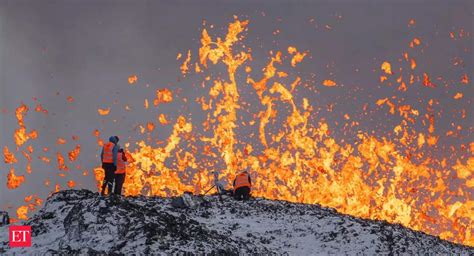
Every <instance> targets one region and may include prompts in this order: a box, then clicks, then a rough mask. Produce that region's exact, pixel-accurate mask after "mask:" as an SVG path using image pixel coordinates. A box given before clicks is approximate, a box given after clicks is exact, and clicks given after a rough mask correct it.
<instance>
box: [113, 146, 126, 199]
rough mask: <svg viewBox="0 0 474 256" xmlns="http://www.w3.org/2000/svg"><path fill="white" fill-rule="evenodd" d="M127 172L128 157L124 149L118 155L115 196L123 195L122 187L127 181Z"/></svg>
mask: <svg viewBox="0 0 474 256" xmlns="http://www.w3.org/2000/svg"><path fill="white" fill-rule="evenodd" d="M126 170H127V156H126V155H125V152H123V149H119V151H118V153H117V170H116V171H115V187H114V194H116V195H121V194H122V187H123V183H124V181H125V173H126Z"/></svg>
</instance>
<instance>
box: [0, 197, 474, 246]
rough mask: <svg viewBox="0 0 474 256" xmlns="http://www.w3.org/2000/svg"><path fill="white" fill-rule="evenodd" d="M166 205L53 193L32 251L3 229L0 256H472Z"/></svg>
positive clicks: (234, 210)
mask: <svg viewBox="0 0 474 256" xmlns="http://www.w3.org/2000/svg"><path fill="white" fill-rule="evenodd" d="M170 202H171V199H170V198H159V197H143V196H140V197H116V196H111V197H100V196H99V195H98V194H97V193H93V192H91V191H88V190H67V191H61V192H58V193H55V194H53V195H52V196H51V197H50V198H48V200H47V201H46V203H45V205H44V207H43V208H42V209H41V210H40V211H38V212H37V213H36V214H35V215H34V216H33V217H31V218H30V219H29V220H28V221H26V222H25V223H24V224H25V225H31V226H32V233H33V237H32V244H33V245H32V247H30V248H12V249H10V248H9V247H8V228H7V227H1V228H0V235H1V236H0V248H1V249H0V254H18V255H25V254H41V255H53V254H68V255H71V254H73V255H74V254H76V255H98V254H99V255H101V254H110V255H129V254H138V255H143V254H148V255H150V254H153V255H156V254H170V253H172V254H175V253H181V254H182V253H193V254H210V255H238V254H254V253H256V254H271V253H277V254H290V255H310V254H323V255H324V254H339V255H340V254H358V253H359V254H360V253H363V254H369V255H373V254H407V255H413V254H439V255H446V254H448V255H452V254H461V255H473V254H474V248H472V247H467V246H462V245H457V244H453V243H450V242H447V241H444V240H441V239H439V238H437V237H433V236H429V235H427V234H424V233H421V232H416V231H412V230H410V229H407V228H405V227H402V226H400V225H393V224H389V223H386V222H381V221H370V220H363V219H358V218H354V217H352V216H347V215H342V214H339V213H337V212H336V211H334V210H332V209H327V208H322V207H320V206H318V205H304V204H293V203H288V202H283V201H271V200H265V199H260V198H257V199H253V200H250V201H247V202H241V201H234V200H233V199H231V198H229V197H227V196H223V197H222V200H220V199H219V197H218V196H206V197H204V198H202V199H200V204H199V205H198V206H197V207H196V208H193V209H177V208H173V207H172V206H171V203H170Z"/></svg>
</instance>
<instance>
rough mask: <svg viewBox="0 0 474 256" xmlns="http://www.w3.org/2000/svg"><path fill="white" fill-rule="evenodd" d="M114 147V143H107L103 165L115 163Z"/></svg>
mask: <svg viewBox="0 0 474 256" xmlns="http://www.w3.org/2000/svg"><path fill="white" fill-rule="evenodd" d="M114 146H115V144H114V143H112V142H107V144H105V145H104V149H103V156H102V163H110V164H113V163H114V152H113V150H114Z"/></svg>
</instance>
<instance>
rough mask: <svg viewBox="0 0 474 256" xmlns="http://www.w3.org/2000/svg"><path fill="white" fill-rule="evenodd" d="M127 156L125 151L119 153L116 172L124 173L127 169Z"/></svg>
mask: <svg viewBox="0 0 474 256" xmlns="http://www.w3.org/2000/svg"><path fill="white" fill-rule="evenodd" d="M126 161H127V158H126V157H125V154H124V153H121V152H119V153H117V170H116V171H115V174H123V173H125V171H126V169H127V163H126Z"/></svg>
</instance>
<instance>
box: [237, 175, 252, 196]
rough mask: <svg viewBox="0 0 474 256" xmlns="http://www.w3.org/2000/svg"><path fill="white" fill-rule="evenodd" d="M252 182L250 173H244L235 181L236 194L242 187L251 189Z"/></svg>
mask: <svg viewBox="0 0 474 256" xmlns="http://www.w3.org/2000/svg"><path fill="white" fill-rule="evenodd" d="M251 186H252V181H251V180H250V175H249V173H248V172H242V173H240V174H239V175H237V177H235V180H234V192H235V190H236V189H238V188H241V187H249V188H250V187H251Z"/></svg>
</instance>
